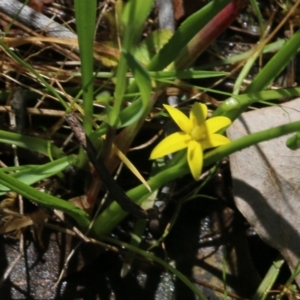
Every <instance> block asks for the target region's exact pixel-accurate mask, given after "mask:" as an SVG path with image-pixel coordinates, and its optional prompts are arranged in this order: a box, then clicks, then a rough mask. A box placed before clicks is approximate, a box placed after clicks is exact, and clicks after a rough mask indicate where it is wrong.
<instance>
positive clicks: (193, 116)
mask: <svg viewBox="0 0 300 300" xmlns="http://www.w3.org/2000/svg"><path fill="white" fill-rule="evenodd" d="M206 118H207V106H206V105H205V104H202V103H198V102H195V103H194V104H193V106H192V109H191V111H190V120H191V123H192V126H193V127H195V126H197V125H202V124H203V123H204V121H205V120H206Z"/></svg>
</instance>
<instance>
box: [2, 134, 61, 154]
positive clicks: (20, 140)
mask: <svg viewBox="0 0 300 300" xmlns="http://www.w3.org/2000/svg"><path fill="white" fill-rule="evenodd" d="M0 142H1V143H5V144H10V145H16V146H18V147H21V148H25V149H28V150H30V151H35V152H38V153H41V154H43V155H46V156H50V155H51V156H52V157H55V158H60V157H63V156H65V153H64V152H63V151H62V150H60V149H59V148H58V147H56V146H55V145H53V144H52V142H51V141H50V140H48V141H47V140H43V139H40V138H36V137H32V136H26V135H22V134H19V133H13V132H8V131H3V130H0Z"/></svg>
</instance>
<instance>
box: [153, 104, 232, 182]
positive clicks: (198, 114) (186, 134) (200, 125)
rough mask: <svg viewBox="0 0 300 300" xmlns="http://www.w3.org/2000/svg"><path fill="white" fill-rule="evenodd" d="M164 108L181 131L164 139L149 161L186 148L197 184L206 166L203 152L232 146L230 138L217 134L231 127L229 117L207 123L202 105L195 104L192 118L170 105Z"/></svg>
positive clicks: (191, 113)
mask: <svg viewBox="0 0 300 300" xmlns="http://www.w3.org/2000/svg"><path fill="white" fill-rule="evenodd" d="M164 108H165V109H166V110H167V111H168V113H169V114H170V115H171V117H172V119H173V120H174V121H175V122H176V123H177V125H178V126H179V128H180V129H181V131H179V132H175V133H173V134H171V135H169V136H168V137H166V138H165V139H163V140H162V141H161V142H160V143H159V144H158V145H157V146H156V147H155V148H154V149H153V151H152V152H151V155H150V159H156V158H159V157H162V156H165V155H167V154H170V153H173V152H176V151H179V150H182V149H185V148H187V161H188V164H189V167H190V170H191V173H192V175H193V177H194V179H195V180H198V179H199V177H200V175H201V171H202V166H203V151H204V150H205V149H209V148H214V147H218V146H221V145H224V144H227V143H229V142H230V140H229V139H228V138H227V137H225V136H223V135H221V134H217V133H216V132H218V131H219V130H220V129H222V128H224V127H226V126H228V125H230V124H231V120H230V119H229V118H227V117H214V118H210V119H208V120H206V118H207V106H206V105H204V104H202V103H194V104H193V106H192V109H191V111H190V116H189V118H188V117H187V116H186V115H185V114H183V113H182V112H181V111H180V110H178V109H177V108H174V107H172V106H169V105H164Z"/></svg>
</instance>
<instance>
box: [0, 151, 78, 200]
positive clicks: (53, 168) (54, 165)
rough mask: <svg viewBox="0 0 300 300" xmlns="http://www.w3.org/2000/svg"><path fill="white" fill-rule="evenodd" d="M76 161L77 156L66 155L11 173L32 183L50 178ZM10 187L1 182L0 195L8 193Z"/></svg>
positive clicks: (26, 182)
mask: <svg viewBox="0 0 300 300" xmlns="http://www.w3.org/2000/svg"><path fill="white" fill-rule="evenodd" d="M74 162H75V156H73V155H71V156H65V157H62V158H60V159H57V160H55V161H52V162H49V163H47V164H44V165H41V166H40V165H37V166H30V167H29V168H26V169H25V170H21V171H19V172H15V173H13V174H10V176H12V177H14V178H16V179H18V180H19V181H21V182H23V183H25V184H27V185H31V184H33V183H36V182H38V181H40V180H42V179H45V178H49V177H51V176H53V175H55V174H57V173H59V172H61V171H63V170H64V169H65V168H67V167H69V166H70V165H73V164H74ZM0 171H1V172H6V168H3V169H0ZM8 191H9V189H8V188H7V187H5V186H3V185H1V184H0V196H1V195H3V194H5V193H7V192H8Z"/></svg>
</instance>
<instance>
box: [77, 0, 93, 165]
mask: <svg viewBox="0 0 300 300" xmlns="http://www.w3.org/2000/svg"><path fill="white" fill-rule="evenodd" d="M74 4H75V16H76V29H77V34H78V43H79V52H80V60H81V74H82V94H83V95H82V97H83V110H84V116H83V128H84V130H85V132H86V134H87V135H89V134H90V133H91V131H92V123H91V120H92V118H93V100H94V76H93V66H94V59H93V42H94V34H95V24H96V11H97V1H96V0H89V1H81V0H75V2H74ZM78 158H79V161H80V163H79V164H80V165H84V164H85V163H86V156H85V154H84V152H83V151H82V149H81V151H80V153H79V157H78Z"/></svg>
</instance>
